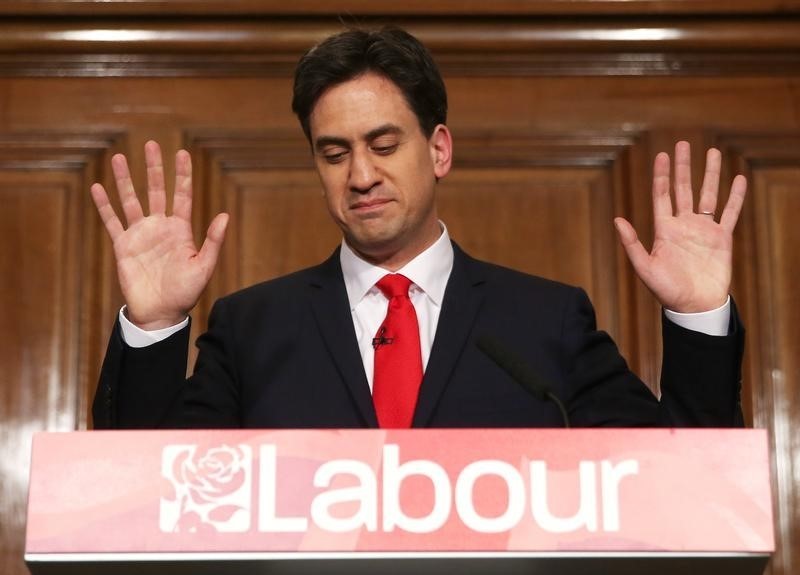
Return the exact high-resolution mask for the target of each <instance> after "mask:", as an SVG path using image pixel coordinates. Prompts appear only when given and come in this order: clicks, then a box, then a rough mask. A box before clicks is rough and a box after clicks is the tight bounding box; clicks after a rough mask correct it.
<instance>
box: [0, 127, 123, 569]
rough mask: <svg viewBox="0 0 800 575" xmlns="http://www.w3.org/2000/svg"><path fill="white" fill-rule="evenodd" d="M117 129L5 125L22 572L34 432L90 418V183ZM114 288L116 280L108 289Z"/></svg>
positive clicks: (4, 470)
mask: <svg viewBox="0 0 800 575" xmlns="http://www.w3.org/2000/svg"><path fill="white" fill-rule="evenodd" d="M112 146H113V137H103V136H102V135H91V134H87V135H81V134H77V135H59V134H51V133H36V134H30V133H28V134H14V135H12V134H4V133H2V132H0V205H2V209H0V230H2V241H0V277H2V278H3V282H2V288H1V289H0V309H2V310H3V318H4V319H3V325H2V329H0V365H2V366H3V376H2V378H1V379H0V421H2V423H3V425H2V427H1V428H0V453H2V454H3V456H2V457H0V477H2V483H0V517H2V521H0V540H1V541H2V549H3V552H2V555H1V556H0V572H3V573H22V572H23V567H22V561H21V558H22V549H23V534H24V524H25V493H26V490H27V468H28V466H29V463H30V459H29V457H30V443H31V437H32V434H33V433H34V432H36V431H40V430H51V431H53V430H63V431H69V430H73V429H76V428H79V427H85V425H86V416H87V406H88V404H89V394H90V393H91V389H90V386H89V385H87V383H88V380H89V379H93V378H95V377H96V376H97V373H98V369H97V367H98V366H97V363H96V362H97V360H98V358H99V357H100V349H99V346H100V342H99V340H97V339H96V338H94V339H93V337H92V334H93V333H95V332H96V330H93V329H92V325H91V324H92V321H93V318H98V319H99V318H100V317H102V315H103V314H102V313H99V312H100V310H101V305H100V304H101V302H100V301H98V299H97V296H98V295H99V294H101V293H102V292H103V291H104V289H103V286H102V284H103V283H106V280H105V279H104V276H101V275H99V274H98V273H97V269H98V267H99V265H98V264H99V258H101V257H102V254H103V250H102V249H98V248H100V246H101V245H102V244H101V241H100V240H101V237H100V235H99V226H98V225H97V222H96V216H95V214H94V213H93V210H92V209H91V207H90V206H89V205H88V204H87V202H86V201H85V200H86V193H85V189H86V186H87V185H89V183H90V182H91V181H94V180H95V179H100V178H101V174H102V171H103V170H104V166H105V165H106V164H107V163H108V161H109V159H110V156H109V155H108V151H109V150H110V148H111V147H112ZM106 291H107V290H106Z"/></svg>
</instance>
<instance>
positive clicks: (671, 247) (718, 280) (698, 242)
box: [614, 142, 747, 313]
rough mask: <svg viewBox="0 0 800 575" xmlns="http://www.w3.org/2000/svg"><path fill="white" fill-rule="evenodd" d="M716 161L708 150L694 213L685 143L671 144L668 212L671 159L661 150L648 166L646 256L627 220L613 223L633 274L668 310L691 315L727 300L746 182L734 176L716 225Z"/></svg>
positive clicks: (717, 154) (714, 152)
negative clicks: (650, 231)
mask: <svg viewBox="0 0 800 575" xmlns="http://www.w3.org/2000/svg"><path fill="white" fill-rule="evenodd" d="M721 163H722V156H721V154H720V152H719V150H716V149H713V148H712V149H710V150H708V153H707V155H706V171H705V176H704V177H703V186H702V188H701V189H700V198H699V201H698V208H697V212H695V211H694V194H693V192H692V184H691V160H690V149H689V144H688V143H687V142H678V143H677V144H675V185H674V189H675V210H674V213H673V208H672V199H671V197H670V158H669V155H668V154H666V153H663V152H662V153H660V154H658V156H656V159H655V162H654V166H653V216H654V224H655V239H654V241H653V248H652V250H651V251H650V253H647V250H646V249H645V248H644V246H642V243H641V242H640V241H639V239H638V236H637V234H636V231H635V230H634V229H633V226H632V225H631V224H630V223H629V222H628V221H627V220H625V219H624V218H615V219H614V224H615V225H616V227H617V231H618V232H619V237H620V240H621V241H622V245H623V246H624V248H625V251H626V252H627V254H628V258H629V259H630V260H631V263H632V264H633V267H634V269H635V270H636V273H637V275H638V276H639V277H640V278H641V280H642V281H643V282H644V283H645V285H646V286H647V287H648V288H649V289H650V291H651V292H653V295H655V297H656V299H658V301H659V302H660V303H661V305H662V306H663V307H665V308H667V309H671V310H673V311H677V312H682V313H696V312H702V311H709V310H712V309H716V308H718V307H719V306H721V305H722V304H724V303H725V301H726V300H727V297H728V293H729V290H730V283H731V270H732V259H733V229H734V227H735V226H736V221H737V220H738V219H739V213H740V212H741V209H742V204H743V203H744V196H745V193H746V191H747V180H746V179H745V177H744V176H742V175H738V176H736V178H734V180H733V183H732V184H731V191H730V195H729V197H728V201H727V203H726V204H725V208H724V209H723V210H722V214H721V215H720V216H719V223H717V222H716V221H715V213H716V210H717V194H718V190H719V178H720V165H721Z"/></svg>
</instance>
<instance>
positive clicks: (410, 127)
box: [310, 73, 452, 269]
mask: <svg viewBox="0 0 800 575" xmlns="http://www.w3.org/2000/svg"><path fill="white" fill-rule="evenodd" d="M310 125H311V144H312V147H313V150H314V158H315V162H316V165H317V170H318V172H319V176H320V179H321V181H322V188H323V190H324V194H325V199H326V201H327V204H328V211H329V212H330V214H331V216H332V217H333V219H334V220H335V221H336V223H337V224H338V225H339V227H341V228H342V231H343V232H344V236H345V239H346V240H347V243H348V244H349V245H350V247H352V248H353V249H354V250H355V251H356V252H358V253H359V254H360V255H362V256H363V257H364V258H365V259H367V260H369V261H371V262H373V263H375V264H378V265H382V266H383V267H386V268H387V269H397V268H399V267H401V266H402V265H404V264H405V263H406V262H408V261H409V260H411V259H412V258H414V256H416V255H417V254H419V253H420V252H422V251H423V250H424V249H425V248H427V247H428V246H430V245H431V244H432V243H433V242H434V241H436V239H437V238H438V237H439V235H440V233H441V230H440V228H439V224H438V219H437V216H436V205H435V201H434V200H435V197H434V196H435V194H434V189H435V186H436V180H437V178H441V177H444V176H445V175H446V174H447V172H448V171H449V169H450V153H451V146H452V145H451V140H450V133H449V132H448V130H447V128H446V127H445V126H443V125H439V126H437V127H436V129H435V130H434V132H433V134H432V135H431V137H430V138H426V137H425V135H424V134H423V132H422V129H421V128H420V125H419V122H418V120H417V117H416V116H415V115H414V113H413V112H412V111H411V108H410V107H409V106H408V104H407V103H406V100H405V98H404V97H403V94H402V92H400V90H399V89H398V88H397V86H395V85H394V83H392V82H391V81H390V80H388V79H386V78H384V77H382V76H378V75H376V74H371V73H368V74H365V75H362V76H359V77H357V78H355V79H353V80H350V81H348V82H345V83H342V84H339V85H336V86H333V87H331V88H330V89H328V90H327V91H326V92H324V93H323V95H322V96H321V97H320V98H319V100H318V101H317V103H316V105H315V106H314V109H313V110H312V113H311V117H310Z"/></svg>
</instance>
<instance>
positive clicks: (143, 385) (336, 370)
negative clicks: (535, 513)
mask: <svg viewBox="0 0 800 575" xmlns="http://www.w3.org/2000/svg"><path fill="white" fill-rule="evenodd" d="M730 332H731V334H730V335H729V336H727V337H711V336H706V335H702V334H699V333H696V332H692V331H688V330H685V329H683V328H680V327H678V326H677V325H675V324H672V323H671V322H669V321H664V322H663V337H664V362H663V365H664V368H663V371H662V384H661V385H662V387H661V390H662V398H661V401H660V402H659V401H657V400H656V398H655V397H654V396H653V394H652V393H651V392H650V390H649V389H648V388H647V387H646V386H645V385H644V384H643V383H642V382H641V381H640V380H639V379H638V378H637V377H636V376H635V375H634V374H632V373H631V372H630V371H629V369H628V367H627V365H626V363H625V361H624V360H623V358H622V357H621V356H620V355H619V352H618V350H617V347H616V346H615V344H614V343H613V342H612V341H611V339H610V338H609V336H608V335H607V334H605V333H603V332H599V331H597V330H596V328H595V318H594V311H593V309H592V307H591V304H590V303H589V300H588V298H587V297H586V295H585V293H584V292H583V291H582V290H580V289H578V288H573V287H569V286H565V285H562V284H559V283H556V282H552V281H548V280H545V279H542V278H538V277H534V276H530V275H526V274H522V273H519V272H516V271H513V270H509V269H506V268H502V267H499V266H495V265H492V264H488V263H485V262H480V261H477V260H475V259H473V258H471V257H469V256H468V255H466V254H465V253H464V252H462V251H461V250H460V249H459V248H458V247H457V246H455V261H454V265H453V272H452V275H451V277H450V279H449V282H448V284H447V289H446V292H445V296H444V301H443V306H442V311H441V315H440V318H439V324H438V327H437V331H436V338H435V341H434V343H433V348H432V350H431V355H430V359H429V362H428V366H427V369H426V371H425V376H424V379H423V382H422V386H421V388H420V395H419V400H418V404H417V408H416V412H415V414H414V423H413V425H414V427H545V426H547V427H560V426H561V425H562V422H561V416H560V415H559V412H558V409H557V408H556V407H555V406H554V405H553V404H552V403H550V402H543V401H540V400H538V399H536V398H535V397H533V396H532V395H531V394H530V393H528V392H527V391H525V390H524V389H523V388H522V387H521V386H520V385H519V384H518V383H516V382H515V381H514V380H512V379H511V378H510V377H509V376H508V375H507V374H506V372H505V371H503V370H502V369H501V368H499V367H498V366H497V365H496V364H495V363H494V362H493V361H492V360H491V359H489V358H488V357H487V356H485V355H484V354H483V353H482V352H481V351H480V350H478V349H477V347H476V345H475V342H476V340H477V339H478V338H479V337H481V336H482V335H490V336H493V337H496V338H497V339H499V340H500V341H502V342H503V344H504V345H505V346H507V347H508V348H509V349H510V350H512V351H513V352H515V353H517V354H518V355H520V356H522V357H524V358H525V361H526V362H527V364H528V366H529V367H530V369H531V370H532V371H535V372H536V373H538V374H539V375H540V376H541V378H542V379H544V380H546V381H548V382H549V383H550V385H552V386H553V391H554V393H555V394H556V395H557V396H558V397H559V398H561V400H562V401H563V402H565V404H566V406H567V411H568V412H569V417H570V420H571V423H572V425H574V426H662V425H666V426H719V427H724V426H734V425H741V423H742V417H741V410H740V405H739V390H740V364H741V355H742V348H743V330H742V327H741V326H740V325H739V322H738V319H737V315H736V313H735V310H734V311H733V313H732V319H731V330H730ZM188 338H189V329H188V328H186V329H184V330H182V331H181V332H179V333H178V334H176V335H174V336H172V337H170V338H168V339H167V340H166V341H164V342H161V343H159V344H156V345H153V346H150V347H147V348H143V349H134V348H131V347H129V346H127V345H126V344H125V343H124V342H123V341H122V338H121V335H120V328H119V325H117V326H116V328H115V329H114V333H113V335H112V337H111V341H110V343H109V347H108V352H107V355H106V358H105V361H104V363H103V368H102V373H101V379H100V384H99V386H98V390H97V394H96V396H95V402H94V421H95V426H96V427H98V428H107V427H111V428H115V427H125V428H127V427H262V428H272V427H281V428H305V427H323V428H334V427H343V428H344V427H375V426H377V421H376V416H375V410H374V408H373V404H372V398H371V395H370V391H369V387H368V384H367V380H366V376H365V374H364V369H363V365H362V362H361V356H360V355H359V351H358V346H357V343H356V337H355V332H354V328H353V321H352V318H351V315H350V310H349V306H348V302H347V294H346V291H345V287H344V281H343V278H342V271H341V267H340V265H339V254H338V250H337V251H336V252H335V253H334V254H333V256H332V257H331V258H330V259H328V260H327V261H326V262H324V263H322V264H321V265H319V266H316V267H312V268H309V269H307V270H303V271H300V272H297V273H294V274H291V275H288V276H285V277H282V278H278V279H275V280H272V281H269V282H265V283H262V284H259V285H256V286H253V287H250V288H248V289H245V290H242V291H240V292H237V293H234V294H232V295H230V296H227V297H224V298H222V299H220V300H219V301H218V302H217V303H216V304H215V305H214V308H213V310H212V312H211V315H210V318H209V329H208V331H207V332H206V333H205V334H203V335H202V336H201V337H200V338H199V339H198V342H197V345H198V348H199V356H198V359H197V363H196V366H195V371H194V374H193V375H192V376H191V377H190V378H189V379H188V380H187V379H185V370H186V359H187V348H188Z"/></svg>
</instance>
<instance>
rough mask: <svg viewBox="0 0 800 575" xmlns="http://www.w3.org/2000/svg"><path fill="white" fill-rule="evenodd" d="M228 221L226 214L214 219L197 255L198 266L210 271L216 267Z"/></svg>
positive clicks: (218, 215)
mask: <svg viewBox="0 0 800 575" xmlns="http://www.w3.org/2000/svg"><path fill="white" fill-rule="evenodd" d="M228 220H229V217H228V214H217V217H215V218H214V219H213V220H212V221H211V224H210V225H209V226H208V232H207V233H206V239H205V241H203V245H202V247H201V248H200V252H199V253H198V254H197V257H198V258H199V260H200V264H201V265H202V266H203V267H204V268H206V269H208V270H210V271H211V270H213V269H214V267H215V266H216V265H217V258H218V257H219V251H220V249H221V248H222V242H223V241H224V240H225V230H226V229H227V227H228Z"/></svg>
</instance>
